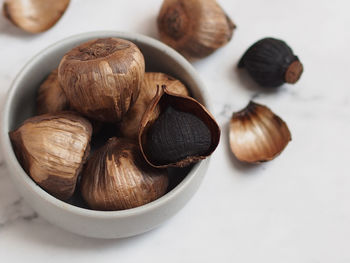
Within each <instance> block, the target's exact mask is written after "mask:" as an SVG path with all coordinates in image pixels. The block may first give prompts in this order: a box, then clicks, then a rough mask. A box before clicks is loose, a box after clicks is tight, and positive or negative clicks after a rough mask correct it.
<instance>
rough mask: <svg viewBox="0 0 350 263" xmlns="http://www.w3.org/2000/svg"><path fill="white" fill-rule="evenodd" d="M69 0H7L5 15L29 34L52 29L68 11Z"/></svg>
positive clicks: (4, 6)
mask: <svg viewBox="0 0 350 263" xmlns="http://www.w3.org/2000/svg"><path fill="white" fill-rule="evenodd" d="M69 2H70V1H69V0H5V2H4V5H3V14H4V16H5V17H6V18H8V19H9V20H10V21H11V22H12V23H13V24H14V25H16V26H18V27H20V28H21V29H23V30H25V31H27V32H29V33H40V32H43V31H46V30H48V29H50V28H51V27H52V26H53V25H55V24H56V23H57V21H58V20H59V19H60V18H61V16H62V15H63V14H64V12H65V11H66V9H67V7H68V5H69Z"/></svg>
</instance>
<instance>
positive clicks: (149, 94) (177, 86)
mask: <svg viewBox="0 0 350 263" xmlns="http://www.w3.org/2000/svg"><path fill="white" fill-rule="evenodd" d="M162 85H166V87H167V89H168V90H169V91H170V92H172V93H175V94H179V95H182V96H189V92H188V90H187V88H186V87H185V85H184V84H182V82H181V81H179V80H177V79H175V78H173V77H171V76H169V75H167V74H164V73H160V72H146V73H145V76H144V79H143V82H142V85H141V89H140V94H139V97H138V98H137V100H136V102H135V104H134V105H133V106H132V107H131V109H130V110H129V112H128V113H127V114H126V116H125V117H124V118H123V120H122V122H121V123H120V131H121V132H122V134H123V135H124V136H125V137H128V138H132V139H137V136H138V132H139V127H140V122H141V118H142V116H143V114H144V113H145V111H146V109H147V107H148V106H149V104H150V103H151V101H152V99H153V98H154V96H155V95H156V93H157V86H160V87H161V86H162ZM155 111H157V110H155ZM157 112H158V111H157Z"/></svg>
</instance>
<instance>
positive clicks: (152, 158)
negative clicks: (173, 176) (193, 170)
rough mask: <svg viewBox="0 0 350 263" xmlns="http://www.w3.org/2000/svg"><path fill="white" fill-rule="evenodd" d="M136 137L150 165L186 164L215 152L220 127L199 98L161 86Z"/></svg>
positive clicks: (161, 166)
mask: <svg viewBox="0 0 350 263" xmlns="http://www.w3.org/2000/svg"><path fill="white" fill-rule="evenodd" d="M138 138H139V145H140V148H141V152H142V154H143V156H144V158H145V159H146V161H147V162H148V163H149V164H150V165H152V166H153V167H157V168H165V167H170V166H173V167H185V166H188V165H189V164H191V163H195V162H198V161H200V160H202V159H205V158H206V157H208V156H210V155H211V154H212V153H213V152H214V150H215V149H216V147H217V145H218V143H219V140H220V128H219V126H218V125H217V123H216V122H215V120H214V118H213V117H212V116H211V114H210V113H209V112H208V111H207V110H206V109H205V107H204V106H203V105H201V104H200V103H199V102H198V101H196V100H195V99H193V98H190V97H187V96H181V95H178V94H174V93H171V92H169V90H168V89H167V88H166V87H165V86H162V88H159V87H158V90H157V94H156V95H155V97H154V98H153V100H152V102H151V104H150V105H149V107H148V109H147V110H146V112H145V114H144V115H143V117H142V120H141V125H140V129H139V137H138Z"/></svg>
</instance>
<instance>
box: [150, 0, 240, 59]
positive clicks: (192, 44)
mask: <svg viewBox="0 0 350 263" xmlns="http://www.w3.org/2000/svg"><path fill="white" fill-rule="evenodd" d="M157 23H158V31H159V35H160V39H161V40H162V41H163V42H164V43H166V44H168V45H169V46H171V47H173V48H174V49H176V50H177V51H179V52H180V53H182V54H183V55H185V56H187V57H195V58H202V57H206V56H208V55H210V54H211V53H213V52H214V51H215V50H216V49H218V48H220V47H222V46H223V45H225V44H226V43H227V42H229V41H230V40H231V38H232V34H233V30H234V29H235V25H234V24H233V22H232V21H231V19H230V18H229V17H228V16H227V15H226V14H225V12H224V11H223V10H222V8H221V7H220V6H219V5H218V3H217V2H216V0H164V2H163V5H162V7H161V9H160V12H159V15H158V19H157Z"/></svg>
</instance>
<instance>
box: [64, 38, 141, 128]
mask: <svg viewBox="0 0 350 263" xmlns="http://www.w3.org/2000/svg"><path fill="white" fill-rule="evenodd" d="M144 72H145V61H144V58H143V55H142V53H141V51H140V50H139V49H138V47H137V46H136V45H135V44H133V43H132V42H130V41H127V40H124V39H119V38H105V39H95V40H91V41H89V42H86V43H83V44H81V45H79V46H78V47H76V48H73V49H72V50H71V51H69V52H68V53H66V54H65V56H64V57H63V59H62V60H61V63H60V65H59V68H58V78H59V81H60V84H61V86H62V88H63V90H64V92H65V93H66V96H67V98H68V100H69V103H70V105H71V106H72V107H73V108H74V109H75V110H77V111H79V112H80V113H82V114H84V115H86V116H88V117H90V118H92V119H95V120H99V121H102V122H118V121H120V120H121V119H122V117H123V116H124V115H125V114H126V112H127V111H128V110H129V108H130V107H131V106H132V105H133V104H134V102H135V101H136V99H137V97H138V95H139V90H140V86H141V83H142V79H143V76H144Z"/></svg>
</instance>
